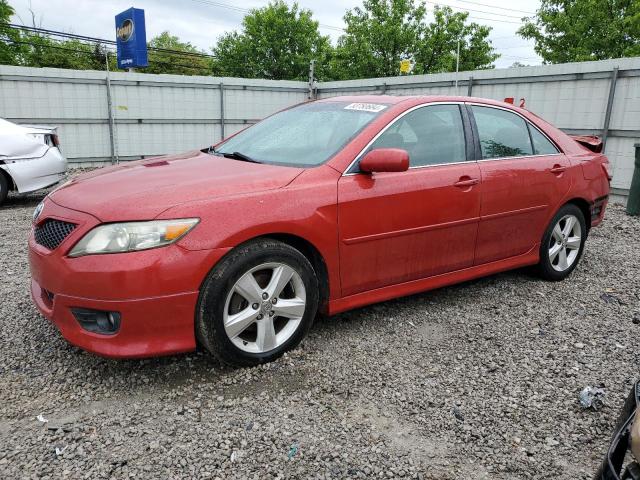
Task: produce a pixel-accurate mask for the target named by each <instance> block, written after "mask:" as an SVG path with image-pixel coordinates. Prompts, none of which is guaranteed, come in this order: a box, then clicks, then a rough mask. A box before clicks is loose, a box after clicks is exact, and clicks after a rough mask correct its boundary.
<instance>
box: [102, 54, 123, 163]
mask: <svg viewBox="0 0 640 480" xmlns="http://www.w3.org/2000/svg"><path fill="white" fill-rule="evenodd" d="M104 60H105V65H106V67H107V76H106V79H105V82H106V86H107V113H108V115H109V144H110V146H111V164H112V165H113V164H114V163H120V159H119V158H118V146H117V140H116V125H115V119H114V118H113V101H112V100H111V77H110V75H109V54H108V53H107V51H106V50H105V54H104Z"/></svg>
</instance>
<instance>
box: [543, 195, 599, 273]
mask: <svg viewBox="0 0 640 480" xmlns="http://www.w3.org/2000/svg"><path fill="white" fill-rule="evenodd" d="M586 239H587V224H586V222H585V218H584V214H583V213H582V210H580V209H579V208H578V207H577V206H576V205H573V204H567V205H564V206H563V207H562V208H560V210H558V213H556V214H555V216H554V217H553V219H552V220H551V223H550V224H549V226H548V227H547V230H546V232H545V234H544V236H543V237H542V243H541V244H540V263H539V264H538V272H539V273H540V276H541V277H542V278H545V279H547V280H552V281H559V280H564V279H565V278H567V277H568V276H569V275H570V274H571V272H573V270H574V269H575V268H576V266H577V265H578V263H579V262H580V259H581V258H582V252H583V250H584V243H585V241H586Z"/></svg>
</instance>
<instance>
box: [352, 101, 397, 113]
mask: <svg viewBox="0 0 640 480" xmlns="http://www.w3.org/2000/svg"><path fill="white" fill-rule="evenodd" d="M385 108H387V106H386V105H379V104H377V103H350V104H349V105H347V106H346V107H344V109H345V110H360V111H362V112H380V111H382V110H384V109H385Z"/></svg>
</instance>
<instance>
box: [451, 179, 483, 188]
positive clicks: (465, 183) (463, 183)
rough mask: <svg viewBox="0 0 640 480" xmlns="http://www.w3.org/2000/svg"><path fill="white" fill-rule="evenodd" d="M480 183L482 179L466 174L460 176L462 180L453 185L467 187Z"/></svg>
mask: <svg viewBox="0 0 640 480" xmlns="http://www.w3.org/2000/svg"><path fill="white" fill-rule="evenodd" d="M479 183H480V179H478V178H471V177H467V176H464V177H460V180H458V181H457V182H456V183H454V184H453V185H454V186H455V187H460V188H465V187H473V186H474V185H477V184H479Z"/></svg>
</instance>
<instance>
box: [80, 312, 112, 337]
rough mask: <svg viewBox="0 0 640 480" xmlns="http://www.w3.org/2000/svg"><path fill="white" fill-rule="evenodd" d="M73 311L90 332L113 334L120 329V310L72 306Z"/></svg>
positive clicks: (83, 326) (82, 325)
mask: <svg viewBox="0 0 640 480" xmlns="http://www.w3.org/2000/svg"><path fill="white" fill-rule="evenodd" d="M71 313H73V316H74V317H76V320H77V321H78V323H79V324H80V326H81V327H82V328H83V329H85V330H87V331H88V332H93V333H101V334H102V335H113V334H114V333H116V332H117V331H118V330H119V329H120V313H118V312H104V311H101V310H89V309H87V308H72V309H71Z"/></svg>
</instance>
